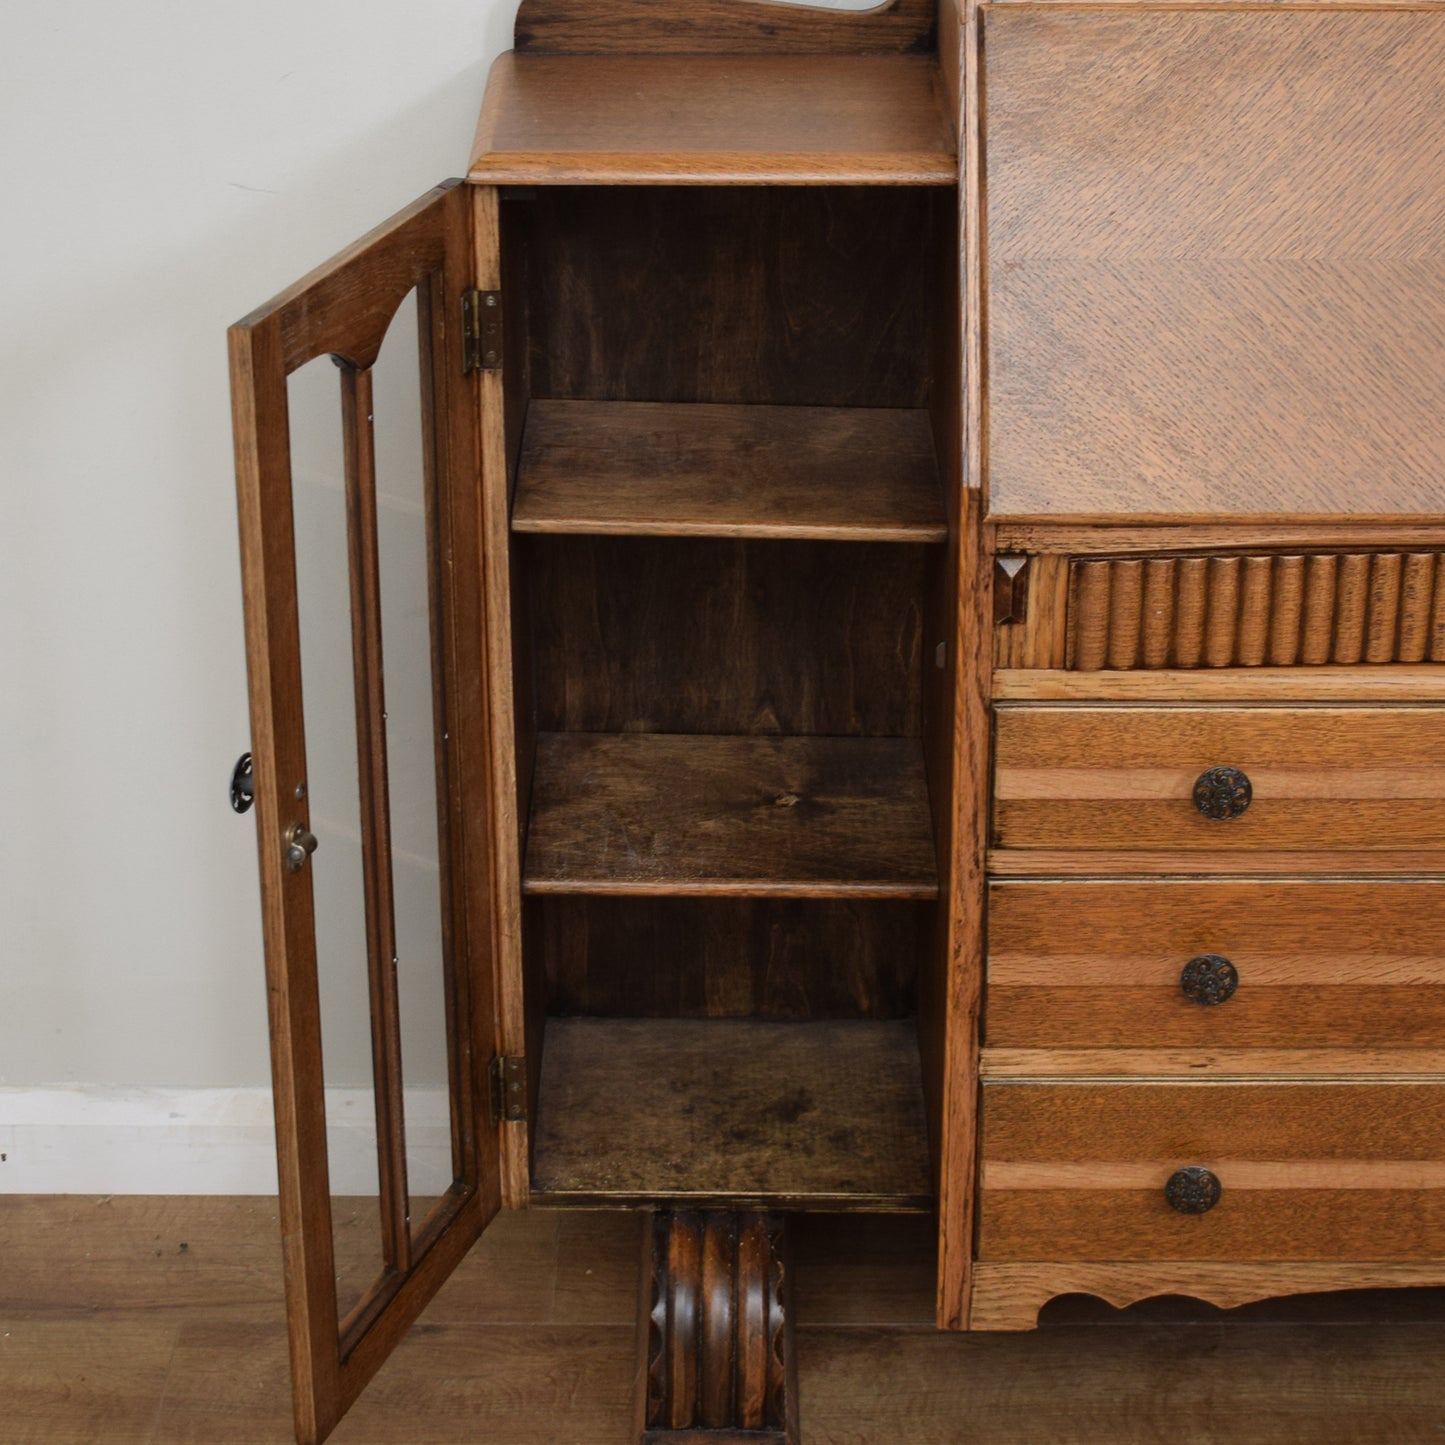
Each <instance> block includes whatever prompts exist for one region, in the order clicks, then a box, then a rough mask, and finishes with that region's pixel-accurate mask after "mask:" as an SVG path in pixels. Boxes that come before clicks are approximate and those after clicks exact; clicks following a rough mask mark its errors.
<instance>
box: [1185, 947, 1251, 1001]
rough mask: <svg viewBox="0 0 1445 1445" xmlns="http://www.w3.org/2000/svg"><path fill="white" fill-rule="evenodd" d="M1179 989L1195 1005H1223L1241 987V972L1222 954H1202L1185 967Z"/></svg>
mask: <svg viewBox="0 0 1445 1445" xmlns="http://www.w3.org/2000/svg"><path fill="white" fill-rule="evenodd" d="M1179 987H1180V988H1181V989H1183V990H1184V997H1185V998H1189V999H1193V1000H1194V1002H1195V1003H1202V1004H1205V1005H1206V1006H1208V1005H1211V1004H1217V1003H1223V1002H1224V1001H1225V999H1227V998H1230V997H1232V996H1233V994H1234V991H1235V989H1237V988H1238V987H1239V970H1238V969H1237V968H1235V966H1234V965H1233V964H1232V963H1231V962H1230V961H1229V960H1228V959H1227V958H1225V956H1224V955H1223V954H1222V953H1201V954H1200V955H1199V956H1198V958H1191V959H1190V960H1189V962H1188V963H1186V964H1185V965H1184V971H1183V973H1181V974H1180V975H1179Z"/></svg>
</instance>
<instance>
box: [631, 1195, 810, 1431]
mask: <svg viewBox="0 0 1445 1445" xmlns="http://www.w3.org/2000/svg"><path fill="white" fill-rule="evenodd" d="M647 1227H648V1230H649V1244H648V1251H647V1255H646V1262H645V1265H644V1268H645V1270H646V1278H645V1286H646V1288H645V1291H644V1297H643V1310H644V1316H643V1320H642V1330H641V1339H642V1343H643V1349H644V1351H645V1357H644V1359H643V1360H642V1361H641V1365H642V1370H641V1377H640V1381H639V1384H640V1388H641V1389H642V1390H643V1391H644V1392H645V1396H644V1399H643V1401H642V1409H641V1411H640V1413H641V1416H642V1425H643V1429H642V1445H681V1442H686V1441H693V1440H696V1441H698V1442H703V1441H713V1442H724V1441H725V1442H726V1445H743V1442H747V1445H797V1405H796V1400H795V1398H794V1389H795V1385H794V1369H793V1364H792V1358H791V1356H792V1331H791V1324H790V1322H789V1319H788V1314H789V1300H788V1296H789V1294H790V1292H791V1281H790V1278H789V1274H788V1263H787V1252H786V1249H785V1247H784V1236H783V1223H782V1220H781V1218H780V1217H779V1216H777V1215H763V1214H731V1213H724V1212H716V1213H690V1212H679V1213H666V1212H659V1213H657V1214H655V1215H654V1216H653V1217H652V1218H651V1220H650V1221H649V1222H648V1226H647Z"/></svg>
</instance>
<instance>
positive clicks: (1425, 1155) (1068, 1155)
mask: <svg viewBox="0 0 1445 1445" xmlns="http://www.w3.org/2000/svg"><path fill="white" fill-rule="evenodd" d="M1225 1007H1226V1008H1227V1007H1228V1005H1227V1004H1226V1005H1225ZM1442 1126H1445V1084H1442V1083H1439V1082H1434V1083H1398V1082H1391V1081H1380V1082H1369V1083H1345V1084H1313V1083H1306V1084H1299V1083H1289V1082H1282V1083H1281V1082H1275V1083H1260V1082H1257V1081H1246V1082H1240V1083H1212V1082H1210V1083H1205V1082H1192V1081H1191V1082H1168V1083H1162V1082H1157V1081H1155V1082H1141V1083H1131V1084H1110V1083H1093V1082H1085V1083H1032V1084H1027V1083H1019V1084H1014V1083H1008V1084H991V1085H989V1087H988V1088H987V1089H986V1090H985V1091H984V1127H983V1144H982V1149H981V1158H982V1159H983V1161H985V1163H986V1162H988V1161H991V1160H1030V1161H1035V1162H1039V1161H1056V1162H1061V1163H1064V1162H1068V1163H1081V1164H1082V1163H1089V1162H1093V1161H1110V1162H1125V1161H1132V1160H1147V1161H1153V1162H1155V1163H1158V1164H1161V1165H1162V1164H1165V1163H1168V1161H1170V1160H1172V1161H1174V1162H1173V1163H1169V1164H1168V1168H1166V1169H1165V1170H1164V1174H1163V1175H1162V1176H1161V1177H1160V1186H1161V1188H1162V1186H1163V1181H1164V1178H1165V1177H1167V1176H1168V1174H1169V1172H1170V1171H1171V1170H1172V1169H1175V1168H1177V1167H1179V1165H1180V1164H1191V1163H1192V1164H1208V1163H1209V1161H1210V1160H1211V1159H1248V1160H1260V1161H1267V1162H1279V1161H1287V1160H1307V1161H1315V1162H1318V1161H1322V1160H1333V1161H1336V1162H1338V1163H1339V1164H1340V1167H1341V1169H1342V1170H1344V1169H1346V1168H1347V1166H1348V1163H1349V1161H1351V1160H1391V1161H1395V1162H1402V1161H1411V1160H1413V1161H1421V1162H1428V1161H1430V1160H1434V1159H1438V1158H1439V1157H1440V1139H1441V1133H1440V1131H1441V1128H1442ZM1099 1257H1100V1258H1108V1257H1109V1256H1107V1255H1102V1256H1099Z"/></svg>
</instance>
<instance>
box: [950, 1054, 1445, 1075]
mask: <svg viewBox="0 0 1445 1445" xmlns="http://www.w3.org/2000/svg"><path fill="white" fill-rule="evenodd" d="M980 1058H981V1063H980V1066H979V1068H980V1072H981V1074H982V1075H983V1077H985V1078H991V1079H1042V1078H1073V1077H1085V1076H1086V1077H1090V1078H1095V1079H1104V1078H1110V1079H1130V1078H1149V1079H1158V1078H1168V1077H1171V1076H1176V1075H1183V1076H1186V1077H1189V1078H1248V1079H1261V1078H1268V1077H1270V1076H1287V1077H1289V1078H1293V1079H1304V1078H1309V1079H1327V1080H1331V1081H1333V1082H1336V1083H1341V1082H1346V1081H1349V1080H1357V1079H1360V1078H1363V1077H1365V1076H1369V1075H1392V1076H1394V1077H1395V1078H1397V1079H1400V1078H1412V1079H1415V1080H1417V1081H1421V1082H1424V1081H1427V1080H1429V1079H1431V1078H1432V1077H1434V1076H1437V1075H1440V1074H1442V1073H1445V1049H1439V1048H1361V1047H1360V1046H1359V1045H1351V1046H1350V1047H1348V1048H1338V1049H1331V1048H1323V1049H1313V1048H1307V1049H1289V1048H1274V1047H1270V1046H1264V1047H1259V1046H1251V1047H1248V1048H1215V1047H1213V1046H1212V1045H1206V1046H1204V1047H1201V1048H1192V1049H1191V1048H1184V1047H1181V1048H1160V1047H1154V1048H1150V1047H1147V1046H1146V1047H1141V1048H1098V1049H1090V1048H1084V1049H1070V1048H1058V1047H1047V1048H1037V1049H1036V1048H1008V1047H1004V1046H1000V1047H998V1048H985V1049H984V1050H983V1051H982V1053H981V1055H980Z"/></svg>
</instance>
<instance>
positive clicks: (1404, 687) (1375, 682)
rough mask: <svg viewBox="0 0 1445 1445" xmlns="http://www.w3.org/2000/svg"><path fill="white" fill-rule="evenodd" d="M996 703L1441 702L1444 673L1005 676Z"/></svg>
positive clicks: (1340, 670)
mask: <svg viewBox="0 0 1445 1445" xmlns="http://www.w3.org/2000/svg"><path fill="white" fill-rule="evenodd" d="M993 696H994V700H995V701H996V702H1256V703H1282V702H1355V703H1363V702H1376V703H1399V702H1445V668H1440V667H1432V666H1430V665H1428V664H1427V665H1425V666H1423V667H1407V666H1404V665H1401V664H1398V663H1397V664H1395V665H1394V666H1391V667H1257V668H1249V669H1244V668H1233V669H1229V670H1221V671H1218V672H1204V671H1181V670H1178V669H1172V668H1171V669H1167V670H1165V669H1161V670H1159V671H1144V670H1140V671H1138V672H1089V673H1079V672H1065V671H1063V670H1061V669H1043V668H1040V669H1037V670H1032V669H1025V668H1020V667H1013V668H1009V669H1007V670H1005V671H999V672H995V673H994V675H993Z"/></svg>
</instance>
